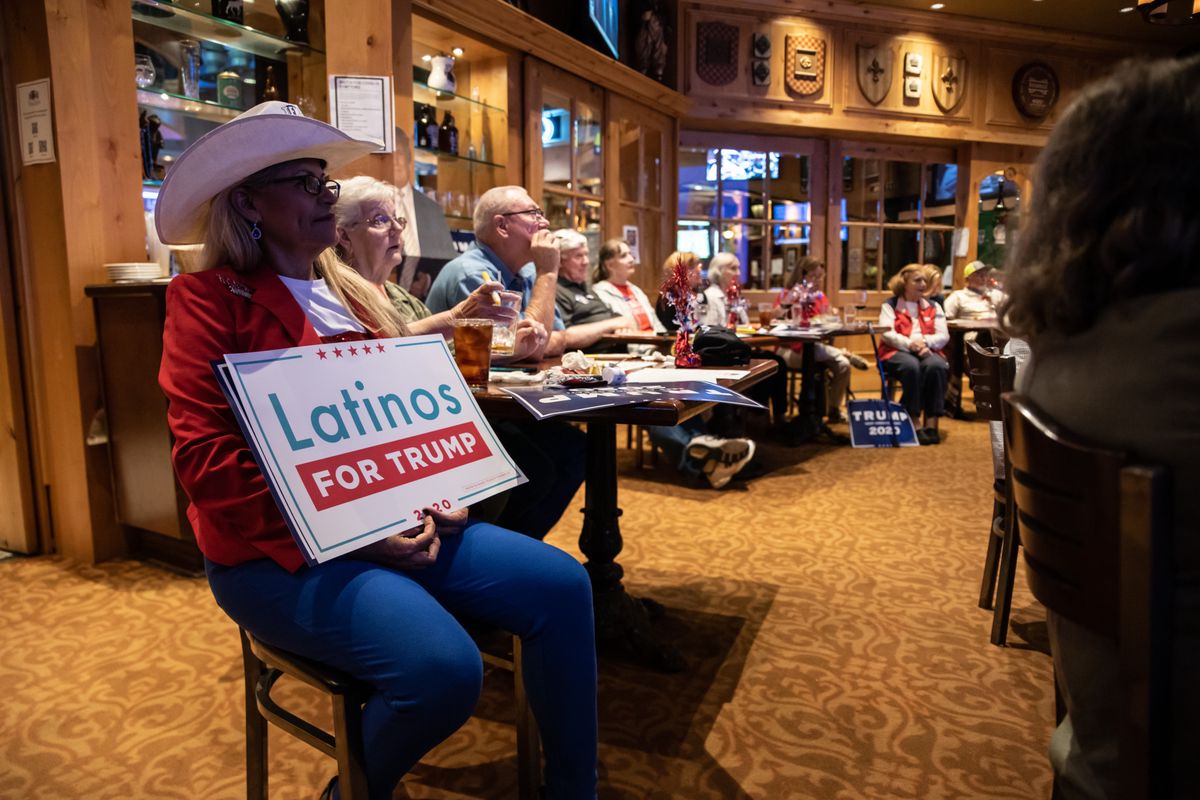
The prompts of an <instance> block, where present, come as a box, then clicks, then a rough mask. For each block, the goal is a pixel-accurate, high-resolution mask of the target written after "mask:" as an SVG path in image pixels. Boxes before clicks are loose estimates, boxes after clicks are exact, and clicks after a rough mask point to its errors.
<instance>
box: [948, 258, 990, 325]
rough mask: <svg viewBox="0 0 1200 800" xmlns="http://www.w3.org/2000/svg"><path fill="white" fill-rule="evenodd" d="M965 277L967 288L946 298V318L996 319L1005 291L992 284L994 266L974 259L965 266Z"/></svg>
mask: <svg viewBox="0 0 1200 800" xmlns="http://www.w3.org/2000/svg"><path fill="white" fill-rule="evenodd" d="M963 278H964V279H965V280H966V282H967V286H966V288H965V289H958V290H957V291H954V292H951V293H950V296H949V297H947V298H946V303H945V309H946V319H994V318H995V316H996V308H997V306H999V305H1000V301H1002V300H1003V299H1004V293H1003V292H1001V291H1000V290H999V289H996V288H994V287H993V286H992V268H991V267H989V266H988V265H987V264H984V263H983V262H982V261H972V262H971V263H970V264H967V266H966V267H964V268H963Z"/></svg>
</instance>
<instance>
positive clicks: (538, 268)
mask: <svg viewBox="0 0 1200 800" xmlns="http://www.w3.org/2000/svg"><path fill="white" fill-rule="evenodd" d="M474 222H475V225H474V227H475V239H476V244H475V246H473V247H472V248H471V249H470V250H468V251H467V252H465V253H463V254H462V255H460V256H458V257H457V258H454V259H452V260H451V261H450V262H449V263H448V264H446V266H445V267H443V268H442V271H441V272H440V273H438V276H437V278H436V279H435V280H434V282H433V286H431V287H430V289H429V296H428V297H427V298H426V300H425V304H426V305H427V306H429V309H430V310H431V311H433V312H434V313H437V312H438V311H445V310H446V309H449V308H453V307H454V306H455V305H457V304H458V303H459V302H461V301H462V300H464V299H465V298H466V297H467V296H468V295H470V294H471V292H472V291H474V290H475V289H476V288H478V287H479V286H480V285H482V284H483V282H484V281H485V280H489V279H490V280H495V281H499V282H500V283H502V284H504V286H505V288H507V289H509V290H510V291H514V292H518V293H519V294H520V295H521V298H522V300H521V311H522V313H523V315H525V316H527V317H530V318H532V319H536V320H537V321H539V322H541V323H542V325H544V326H545V327H546V329H547V330H556V333H557V334H558V342H557V346H558V347H559V348H560V352H561V347H562V345H563V342H564V339H563V333H562V331H563V325H562V322H561V321H560V320H558V319H557V315H556V314H555V311H554V292H555V288H556V286H557V283H558V247H557V245H556V244H555V241H554V236H553V234H551V233H550V231H549V230H548V229H549V227H550V226H549V224H548V223H547V222H546V215H545V214H544V213H542V210H541V209H540V208H538V206H537V204H536V203H534V202H533V198H532V197H530V196H529V193H528V192H526V191H525V190H524V189H523V188H521V187H520V186H498V187H496V188H494V189H489V190H488V191H486V192H484V194H483V196H482V197H480V198H479V203H478V204H477V205H476V206H475V215H474ZM546 350H547V351H548V350H549V342H548V343H547V348H546ZM544 352H546V351H543V353H537V354H535V356H534V357H535V358H540V357H542V355H543V354H544ZM493 427H494V428H495V430H496V435H497V436H498V437H499V438H500V441H501V442H502V443H503V444H504V447H505V449H506V450H508V451H509V454H510V455H511V456H512V457H513V460H514V461H516V463H517V464H518V465H519V466H520V467H521V470H522V471H523V472H524V473H525V475H526V477H527V478H529V482H528V483H525V484H523V485H521V486H519V487H517V488H516V489H514V490H513V491H512V494H511V495H510V497H509V500H508V504H507V506H506V507H505V509H504V511H503V513H502V514H501V515H500V518H499V520H498V523H499V524H501V525H503V526H505V527H507V528H510V529H512V530H515V531H520V532H521V533H524V534H528V535H529V536H533V537H535V538H537V539H541V538H544V537H545V536H546V534H547V533H549V532H550V529H551V528H553V527H554V525H555V523H557V522H558V520H559V518H560V517H561V516H562V514H563V512H564V511H566V509H567V506H568V505H569V504H570V503H571V500H572V498H574V496H575V492H576V491H578V489H579V486H580V484H582V483H583V477H584V468H585V464H584V452H585V449H586V443H585V441H584V435H583V432H582V431H580V430H579V429H578V428H575V427H573V426H571V425H569V424H567V423H565V422H559V421H555V420H544V421H541V422H537V421H535V420H533V419H528V420H520V421H513V420H505V421H501V422H497V423H495V424H494V425H493Z"/></svg>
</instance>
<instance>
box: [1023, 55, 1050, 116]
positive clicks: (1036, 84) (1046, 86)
mask: <svg viewBox="0 0 1200 800" xmlns="http://www.w3.org/2000/svg"><path fill="white" fill-rule="evenodd" d="M1012 93H1013V103H1014V104H1015V105H1016V107H1017V110H1018V111H1020V112H1021V113H1022V114H1024V115H1025V116H1027V117H1029V118H1030V119H1044V118H1045V117H1046V116H1047V115H1048V114H1049V113H1050V111H1051V110H1052V109H1053V108H1054V104H1055V103H1057V102H1058V75H1056V74H1055V72H1054V69H1053V68H1051V66H1050V65H1049V64H1041V63H1038V62H1034V63H1032V64H1025V65H1024V66H1022V67H1021V68H1020V69H1018V70H1017V73H1016V74H1015V75H1013V83H1012Z"/></svg>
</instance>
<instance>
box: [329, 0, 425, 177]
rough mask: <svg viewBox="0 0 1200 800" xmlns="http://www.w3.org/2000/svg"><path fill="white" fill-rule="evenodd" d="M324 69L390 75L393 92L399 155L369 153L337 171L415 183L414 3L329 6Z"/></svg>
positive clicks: (368, 0)
mask: <svg viewBox="0 0 1200 800" xmlns="http://www.w3.org/2000/svg"><path fill="white" fill-rule="evenodd" d="M325 68H326V70H327V71H328V73H329V74H330V75H391V76H392V89H393V92H394V97H393V98H392V102H393V103H394V104H395V110H396V151H397V152H396V154H394V155H393V154H386V155H370V156H365V157H363V158H360V159H359V160H357V161H355V162H353V163H351V164H349V165H347V166H345V167H343V168H342V169H340V170H338V175H339V176H341V177H349V176H352V175H372V176H374V177H376V178H379V179H380V180H385V181H388V182H389V183H394V184H396V185H397V186H404V185H406V184H408V183H410V182H411V181H412V163H411V161H412V159H411V158H410V153H411V149H412V133H411V131H412V128H413V116H412V99H413V98H412V3H411V1H410V0H395V2H393V0H355V2H353V3H337V4H333V3H331V4H329V8H328V11H327V13H326V15H325ZM331 101H332V98H331Z"/></svg>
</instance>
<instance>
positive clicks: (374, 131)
mask: <svg viewBox="0 0 1200 800" xmlns="http://www.w3.org/2000/svg"><path fill="white" fill-rule="evenodd" d="M329 122H330V124H331V125H333V126H334V127H335V128H338V129H340V130H341V131H342V132H344V133H347V134H349V135H351V136H353V137H354V138H356V139H372V140H374V141H376V142H379V149H378V150H376V151H375V152H377V153H392V152H395V150H396V115H395V111H394V109H393V108H392V79H391V77H389V76H387V75H330V76H329Z"/></svg>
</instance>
